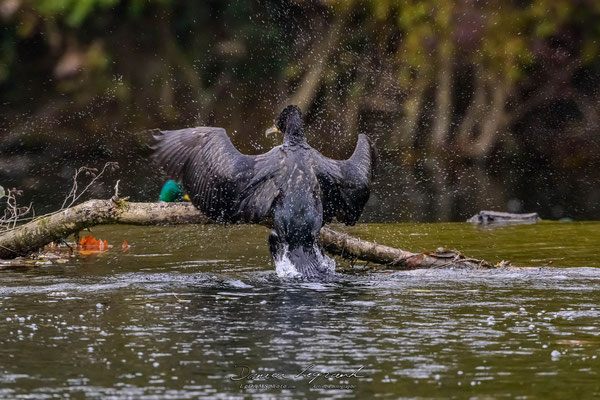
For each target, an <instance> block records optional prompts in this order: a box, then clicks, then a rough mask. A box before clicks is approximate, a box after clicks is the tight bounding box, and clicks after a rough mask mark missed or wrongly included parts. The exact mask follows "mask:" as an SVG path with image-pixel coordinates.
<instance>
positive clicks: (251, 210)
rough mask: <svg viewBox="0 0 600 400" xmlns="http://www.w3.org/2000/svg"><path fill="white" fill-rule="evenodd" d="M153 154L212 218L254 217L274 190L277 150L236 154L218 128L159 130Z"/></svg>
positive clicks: (256, 219) (277, 175)
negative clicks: (252, 153) (180, 181)
mask: <svg viewBox="0 0 600 400" xmlns="http://www.w3.org/2000/svg"><path fill="white" fill-rule="evenodd" d="M155 139H156V140H157V143H156V145H155V146H154V150H155V152H154V154H153V157H154V159H155V160H156V161H157V162H158V163H159V164H160V165H161V166H163V168H164V169H165V170H166V172H167V173H168V174H169V175H170V176H172V177H173V178H175V179H181V180H182V182H183V187H184V189H185V191H186V193H187V194H188V195H189V196H190V199H191V201H192V203H193V204H194V205H195V206H196V207H198V208H199V209H200V210H201V211H202V212H204V213H205V214H206V215H208V216H209V217H210V218H212V219H214V220H216V221H218V222H238V221H243V222H260V221H261V220H262V219H263V218H264V217H265V216H266V215H267V214H268V212H269V211H270V209H271V204H272V202H273V200H274V199H275V198H276V197H277V196H278V195H279V191H280V189H281V187H280V185H279V183H280V182H282V181H283V180H282V179H278V178H281V176H282V175H281V172H282V171H281V168H280V156H281V153H280V149H279V148H277V147H276V148H274V149H272V150H271V151H269V152H268V153H265V154H259V155H255V156H251V155H245V154H242V153H240V152H239V151H238V150H237V149H236V148H235V147H234V146H233V144H232V143H231V141H230V140H229V137H227V133H226V132H225V130H224V129H222V128H213V127H205V126H202V127H197V128H189V129H181V130H176V131H161V135H158V136H155Z"/></svg>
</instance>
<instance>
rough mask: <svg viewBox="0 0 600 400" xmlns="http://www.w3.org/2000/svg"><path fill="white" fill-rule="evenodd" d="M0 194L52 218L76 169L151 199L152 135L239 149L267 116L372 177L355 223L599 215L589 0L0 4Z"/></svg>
mask: <svg viewBox="0 0 600 400" xmlns="http://www.w3.org/2000/svg"><path fill="white" fill-rule="evenodd" d="M0 29H1V30H0V185H2V186H4V187H5V188H12V187H16V188H19V189H23V190H24V194H23V196H22V199H21V201H22V202H25V203H28V202H30V201H33V202H34V206H35V208H36V212H37V213H40V212H44V211H50V210H52V209H55V208H58V207H59V206H60V204H61V203H62V200H63V199H64V197H65V195H66V194H67V192H68V191H69V188H70V187H71V179H72V176H73V172H74V169H75V168H76V167H79V166H82V165H88V166H91V167H102V165H104V163H105V162H107V161H118V162H119V164H120V169H119V170H118V171H116V172H113V173H111V174H109V175H107V176H106V177H105V178H104V179H103V181H102V182H101V184H100V185H97V186H95V187H94V188H93V191H92V193H91V196H93V197H104V198H106V197H108V196H109V195H110V194H111V192H112V186H113V185H114V183H115V181H116V180H117V179H120V180H121V183H120V188H121V194H122V195H128V196H131V198H132V200H140V201H152V200H156V198H157V196H158V192H159V191H160V187H161V184H162V182H163V181H164V179H165V177H164V176H163V175H162V174H161V173H160V171H158V170H157V169H156V167H155V166H154V165H153V164H152V163H151V162H150V161H149V159H148V155H149V151H148V148H147V145H148V143H150V135H149V133H148V132H147V129H149V128H156V127H159V128H169V129H176V128H182V127H187V126H194V125H216V126H222V127H224V128H226V129H227V131H228V133H229V134H230V136H231V137H232V140H233V142H234V144H235V145H236V146H237V147H238V148H239V149H240V150H242V151H244V152H249V153H259V152H264V151H266V150H268V149H269V148H270V147H272V146H274V145H276V144H278V143H279V141H280V140H281V138H266V137H265V135H264V131H265V129H266V128H268V127H269V126H270V125H271V124H272V122H273V118H274V117H275V116H276V115H277V114H278V112H279V111H280V109H281V108H282V106H284V105H286V104H288V103H294V104H298V105H299V106H300V107H301V108H302V109H303V110H304V112H305V117H306V122H307V135H308V138H309V142H310V143H311V144H312V145H313V146H314V147H315V148H317V149H319V150H321V151H322V152H323V153H324V154H325V155H327V156H330V157H336V158H345V157H347V156H349V154H350V153H351V151H352V149H353V146H354V144H355V142H356V134H357V133H358V132H364V133H367V134H369V135H370V136H371V137H372V138H373V139H374V140H375V142H376V144H377V147H378V149H379V153H380V157H381V163H380V168H379V176H378V181H377V184H376V188H375V191H374V194H373V197H372V199H371V201H370V203H369V206H368V210H367V214H366V216H365V219H366V220H385V221H400V220H418V221H444V220H464V219H465V218H467V217H469V216H470V215H472V214H473V213H475V212H477V211H479V210H480V209H495V210H499V211H512V212H533V211H537V212H539V213H540V215H541V216H542V217H543V218H549V219H560V218H574V219H599V218H600V206H599V204H600V185H599V183H600V156H599V153H600V141H599V136H600V131H599V130H600V91H599V88H600V58H599V51H600V2H598V1H596V0H570V1H567V0H512V1H507V0H498V1H474V0H456V1H448V0H439V1H432V0H424V1H416V0H415V1H410V0H405V1H401V0H381V1H378V0H364V1H360V0H355V1H309V0H306V1H304V0H297V1H291V0H289V1H266V0H264V1H261V0H234V1H192V0H190V1H175V0H128V1H125V0H123V1H119V0H0Z"/></svg>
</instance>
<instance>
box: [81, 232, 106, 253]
mask: <svg viewBox="0 0 600 400" xmlns="http://www.w3.org/2000/svg"><path fill="white" fill-rule="evenodd" d="M79 247H80V248H81V249H83V250H101V251H102V250H108V242H107V241H106V240H102V239H96V238H94V237H93V236H92V235H89V236H88V237H83V238H81V240H80V241H79Z"/></svg>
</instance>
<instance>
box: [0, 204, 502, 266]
mask: <svg viewBox="0 0 600 400" xmlns="http://www.w3.org/2000/svg"><path fill="white" fill-rule="evenodd" d="M211 223H213V222H212V221H211V220H210V219H209V218H208V217H206V216H205V215H204V214H202V213H201V212H200V211H199V210H198V209H196V208H195V207H194V206H193V205H192V204H190V203H134V202H128V201H125V200H122V199H116V200H115V199H111V200H89V201H86V202H85V203H82V204H80V205H77V206H74V207H71V208H67V209H65V210H62V211H59V212H56V213H54V214H50V215H47V216H43V217H39V218H36V219H35V220H33V221H31V222H29V223H27V224H24V225H21V226H18V227H16V228H14V229H11V230H9V231H7V232H4V233H1V234H0V259H11V258H15V257H19V256H26V255H29V254H31V253H33V252H35V251H37V250H39V249H40V248H42V247H43V246H45V245H47V244H49V243H52V242H55V241H59V240H61V239H65V238H67V237H68V236H69V235H71V234H76V233H78V232H80V231H82V230H84V229H86V228H90V227H92V226H96V225H107V224H128V225H176V224H211ZM320 241H321V244H322V245H323V247H324V248H325V250H326V251H328V252H329V253H331V254H334V255H339V256H341V257H344V258H349V259H358V260H363V261H367V262H372V263H376V264H383V265H387V266H390V267H394V268H396V269H418V268H443V267H461V268H465V267H467V268H491V266H490V265H489V264H487V263H486V262H484V261H481V260H475V259H470V258H466V257H464V256H462V255H461V254H459V253H457V252H453V251H448V250H444V249H439V250H438V251H437V252H435V253H411V252H408V251H404V250H400V249H395V248H392V247H388V246H383V245H380V244H376V243H372V242H366V241H362V240H360V239H358V238H355V237H352V236H349V235H346V234H344V233H340V232H336V231H334V230H332V229H330V228H323V229H321V238H320Z"/></svg>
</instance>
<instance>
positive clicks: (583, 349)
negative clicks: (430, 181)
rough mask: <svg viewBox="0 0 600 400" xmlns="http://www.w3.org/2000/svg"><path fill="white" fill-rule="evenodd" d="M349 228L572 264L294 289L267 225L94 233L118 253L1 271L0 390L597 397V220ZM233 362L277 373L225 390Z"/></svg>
mask: <svg viewBox="0 0 600 400" xmlns="http://www.w3.org/2000/svg"><path fill="white" fill-rule="evenodd" d="M348 232H351V233H353V234H356V235H358V236H360V237H363V238H365V239H377V241H378V242H379V243H383V244H389V245H393V246H397V247H401V248H403V249H405V250H414V251H417V250H434V249H435V248H436V247H440V246H445V247H449V248H457V249H460V250H461V251H463V252H464V253H465V254H468V255H470V256H473V257H478V258H485V259H486V260H488V261H490V262H494V263H495V262H498V261H500V260H502V259H505V260H507V259H509V260H511V261H512V262H513V263H514V264H517V265H522V266H537V265H548V264H549V263H550V262H551V264H552V265H555V266H558V267H571V268H548V267H545V268H531V269H514V270H513V269H510V270H509V269H502V270H493V271H471V270H469V271H467V270H452V269H444V270H429V271H426V270H417V271H407V272H403V271H389V270H387V271H386V270H382V271H378V272H371V273H368V274H364V273H363V274H344V275H340V276H339V277H338V278H337V279H336V280H334V281H333V282H327V283H301V282H295V281H284V280H281V279H279V278H278V277H277V276H276V275H275V274H274V272H273V269H274V268H273V266H272V264H271V261H270V258H269V255H268V252H267V246H266V240H267V234H268V232H267V231H266V230H265V229H264V228H261V227H247V226H244V227H229V228H227V227H211V226H185V227H163V228H158V227H152V228H140V227H115V226H111V227H103V228H98V229H95V230H94V232H93V234H94V235H95V236H96V237H101V238H102V239H107V240H108V241H109V242H110V243H114V244H115V247H114V248H112V249H110V250H109V251H107V252H104V253H102V254H90V255H84V254H78V255H77V256H76V257H75V258H73V259H71V260H69V261H68V262H67V263H65V264H54V265H51V266H45V267H37V268H34V269H28V270H7V271H0V279H1V280H2V285H1V286H0V398H65V397H69V396H70V397H74V398H82V397H88V398H161V399H162V398H173V399H186V398H240V399H241V398H248V397H254V398H272V397H274V396H276V397H278V398H361V399H368V398H399V397H407V398H448V397H453V398H466V397H473V398H544V399H546V398H592V397H597V396H600V376H599V372H600V269H597V268H596V267H600V257H599V253H600V252H599V250H598V249H599V248H600V233H599V232H600V223H542V224H536V225H522V226H509V227H501V228H496V229H483V228H477V227H473V226H471V225H468V224H421V225H414V224H396V225H361V226H358V227H353V228H351V229H348ZM123 239H126V240H127V241H128V242H129V243H130V244H131V245H132V247H131V248H130V249H129V250H127V251H123V250H122V249H121V246H120V242H121V241H122V240H123ZM243 366H247V367H248V368H249V369H250V370H251V371H254V372H255V373H259V374H272V375H276V377H272V376H271V377H268V378H265V379H250V378H258V377H256V376H250V377H247V379H240V380H232V378H234V379H238V378H240V375H243V374H244V371H242V367H243ZM303 371H304V372H303ZM319 372H321V373H322V372H330V373H339V374H343V375H344V376H341V377H334V378H332V379H331V380H327V379H326V378H324V377H323V376H318V373H319ZM313 378H314V380H313ZM311 380H312V382H310V381H311ZM261 384H262V385H280V386H282V387H280V388H272V387H268V388H266V389H265V388H264V387H263V388H261V387H258V388H257V387H255V386H252V385H261ZM326 385H330V386H326Z"/></svg>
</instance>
